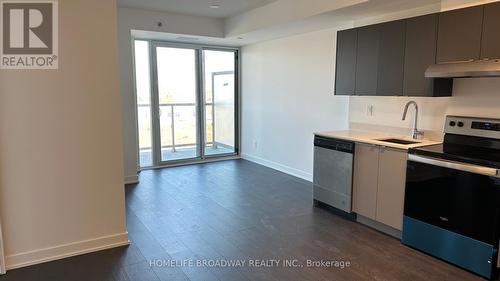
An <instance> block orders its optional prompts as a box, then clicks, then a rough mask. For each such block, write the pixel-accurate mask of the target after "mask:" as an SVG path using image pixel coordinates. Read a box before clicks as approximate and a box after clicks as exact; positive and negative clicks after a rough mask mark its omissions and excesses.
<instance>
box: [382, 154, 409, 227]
mask: <svg viewBox="0 0 500 281" xmlns="http://www.w3.org/2000/svg"><path fill="white" fill-rule="evenodd" d="M407 158H408V153H407V152H406V151H403V150H396V149H389V148H381V149H380V156H379V169H378V188H377V212H376V220H377V221H379V222H381V223H383V224H386V225H389V226H391V227H393V228H395V229H399V230H402V225H403V207H404V191H405V184H406V161H407Z"/></svg>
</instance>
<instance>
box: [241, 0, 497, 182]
mask: <svg viewBox="0 0 500 281" xmlns="http://www.w3.org/2000/svg"><path fill="white" fill-rule="evenodd" d="M485 2H491V1H471V0H443V1H441V3H440V5H428V6H424V7H420V8H416V9H411V10H405V11H400V12H397V13H390V14H380V15H374V16H372V17H369V18H366V19H363V20H358V21H355V22H354V23H353V24H354V25H355V26H359V25H367V24H373V23H377V22H382V21H388V20H394V19H399V18H406V17H411V16H417V15H422V14H427V13H432V12H436V11H439V10H444V9H453V8H458V7H464V6H470V5H475V4H482V3H485ZM337 28H345V26H343V27H340V26H339V27H337ZM335 34H336V31H335V30H334V29H330V30H323V31H317V32H310V33H306V34H303V35H298V36H293V37H288V38H283V39H278V40H273V41H268V42H264V43H258V44H253V45H249V46H246V47H244V48H243V49H242V67H243V70H242V107H243V108H242V115H243V116H242V121H243V123H242V152H243V157H244V158H247V159H249V160H253V161H256V162H259V163H262V164H264V165H268V166H270V167H274V168H277V169H279V170H282V171H286V172H289V173H291V174H294V175H297V176H299V177H302V178H305V179H311V171H312V140H313V137H312V133H313V132H315V131H331V130H339V129H340V130H342V129H346V128H348V127H349V126H350V127H354V126H355V125H360V124H361V125H363V126H358V127H363V128H369V127H370V126H374V125H375V126H391V127H398V128H409V127H410V126H411V122H412V120H411V119H412V118H408V119H407V121H402V120H401V115H402V110H403V107H404V105H405V103H406V102H408V101H409V100H416V101H417V102H418V103H419V105H420V110H421V114H420V120H419V121H420V124H421V128H423V129H426V130H431V131H437V132H442V129H443V125H444V118H445V115H447V114H455V115H473V116H486V117H497V118H500V94H499V93H498V90H497V89H500V79H457V80H456V81H455V87H454V94H453V97H448V98H405V97H350V98H345V97H336V96H333V87H334V86H333V85H334V69H335ZM367 105H373V106H374V114H373V116H367V114H366V106H367ZM358 127H357V128H358ZM397 131H398V132H405V130H404V129H401V130H397ZM408 131H409V129H408ZM428 135H429V136H432V137H440V134H436V133H434V132H432V133H431V132H429V134H428ZM255 142H257V147H256V146H255Z"/></svg>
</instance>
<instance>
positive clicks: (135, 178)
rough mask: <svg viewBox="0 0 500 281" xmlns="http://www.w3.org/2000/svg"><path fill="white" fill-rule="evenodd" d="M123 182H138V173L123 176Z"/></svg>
mask: <svg viewBox="0 0 500 281" xmlns="http://www.w3.org/2000/svg"><path fill="white" fill-rule="evenodd" d="M124 182H125V184H134V183H139V176H138V175H133V176H125V180H124Z"/></svg>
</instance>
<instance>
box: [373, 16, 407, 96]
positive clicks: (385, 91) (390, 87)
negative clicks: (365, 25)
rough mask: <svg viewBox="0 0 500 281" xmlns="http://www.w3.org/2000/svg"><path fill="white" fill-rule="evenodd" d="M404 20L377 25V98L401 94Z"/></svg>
mask: <svg viewBox="0 0 500 281" xmlns="http://www.w3.org/2000/svg"><path fill="white" fill-rule="evenodd" d="M405 26H406V21H405V20H399V21H392V22H387V23H383V24H380V25H379V28H378V30H379V34H380V41H379V47H378V70H377V73H376V74H377V92H376V93H377V96H400V95H402V94H403V70H404V56H405V33H406V30H405Z"/></svg>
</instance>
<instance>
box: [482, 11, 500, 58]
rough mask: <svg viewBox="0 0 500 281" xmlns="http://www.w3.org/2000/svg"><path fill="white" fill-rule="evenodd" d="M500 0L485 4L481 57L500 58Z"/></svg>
mask: <svg viewBox="0 0 500 281" xmlns="http://www.w3.org/2000/svg"><path fill="white" fill-rule="evenodd" d="M499 28H500V2H496V3H492V4H488V5H485V6H484V19H483V36H482V41H481V59H500V35H499Z"/></svg>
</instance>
